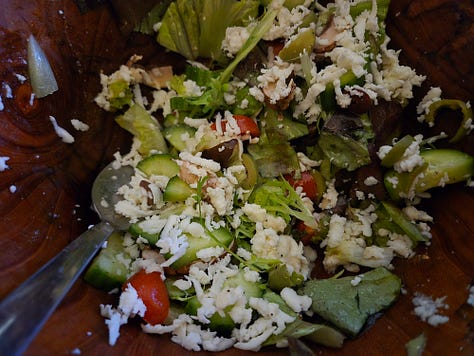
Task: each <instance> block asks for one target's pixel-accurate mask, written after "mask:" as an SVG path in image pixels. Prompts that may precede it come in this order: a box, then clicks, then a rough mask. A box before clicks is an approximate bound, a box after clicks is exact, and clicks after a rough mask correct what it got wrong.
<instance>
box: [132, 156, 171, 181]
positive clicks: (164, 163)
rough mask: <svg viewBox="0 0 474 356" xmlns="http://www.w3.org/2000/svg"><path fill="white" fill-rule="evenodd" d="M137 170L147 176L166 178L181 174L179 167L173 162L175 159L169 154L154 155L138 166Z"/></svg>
mask: <svg viewBox="0 0 474 356" xmlns="http://www.w3.org/2000/svg"><path fill="white" fill-rule="evenodd" d="M137 168H138V169H139V170H141V171H142V172H143V173H145V174H146V175H147V176H151V175H155V176H166V177H169V178H171V177H174V176H175V175H177V174H178V173H179V166H178V164H177V163H176V162H175V161H174V160H173V157H172V156H171V155H168V154H160V153H157V154H154V155H151V156H149V157H147V158H145V159H143V160H141V161H140V162H138V164H137Z"/></svg>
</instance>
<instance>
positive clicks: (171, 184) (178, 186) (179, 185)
mask: <svg viewBox="0 0 474 356" xmlns="http://www.w3.org/2000/svg"><path fill="white" fill-rule="evenodd" d="M194 193H195V190H194V189H193V188H191V187H190V186H189V184H188V183H186V182H185V181H184V180H182V179H181V178H180V177H178V176H174V177H172V178H171V179H170V180H169V181H168V184H167V185H166V188H165V191H164V192H163V200H164V201H169V202H180V201H185V200H186V199H187V198H189V197H190V196H191V195H192V194H194Z"/></svg>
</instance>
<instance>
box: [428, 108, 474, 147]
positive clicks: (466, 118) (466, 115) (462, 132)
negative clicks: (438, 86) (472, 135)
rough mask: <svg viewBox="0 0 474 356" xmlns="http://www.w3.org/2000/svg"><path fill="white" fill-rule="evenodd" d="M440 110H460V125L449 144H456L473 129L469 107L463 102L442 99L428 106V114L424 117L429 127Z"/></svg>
mask: <svg viewBox="0 0 474 356" xmlns="http://www.w3.org/2000/svg"><path fill="white" fill-rule="evenodd" d="M441 109H451V110H460V111H461V114H462V121H461V124H460V125H459V128H458V130H457V131H456V133H455V135H454V136H453V137H451V139H450V140H449V142H458V141H459V140H460V139H461V138H463V137H464V136H466V135H467V134H468V133H469V132H471V130H472V128H473V127H472V125H473V122H472V120H474V115H473V114H472V109H471V107H470V106H468V105H467V104H466V103H465V102H464V101H462V100H455V99H443V100H438V101H435V102H434V103H432V104H431V105H430V106H429V108H428V114H426V115H425V121H426V122H427V123H428V124H430V125H434V121H435V118H436V116H437V114H438V111H439V110H441Z"/></svg>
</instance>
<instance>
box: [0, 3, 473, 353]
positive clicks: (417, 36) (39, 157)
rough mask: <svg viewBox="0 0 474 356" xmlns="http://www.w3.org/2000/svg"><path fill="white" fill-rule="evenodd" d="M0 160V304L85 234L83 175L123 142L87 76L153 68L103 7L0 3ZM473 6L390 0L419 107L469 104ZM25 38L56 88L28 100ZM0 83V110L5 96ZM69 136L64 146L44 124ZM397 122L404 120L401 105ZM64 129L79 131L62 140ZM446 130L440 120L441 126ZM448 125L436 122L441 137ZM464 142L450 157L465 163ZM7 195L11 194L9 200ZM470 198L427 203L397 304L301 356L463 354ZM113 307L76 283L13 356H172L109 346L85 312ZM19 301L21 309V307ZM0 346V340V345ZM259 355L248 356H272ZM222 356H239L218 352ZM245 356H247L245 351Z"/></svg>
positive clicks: (129, 337)
mask: <svg viewBox="0 0 474 356" xmlns="http://www.w3.org/2000/svg"><path fill="white" fill-rule="evenodd" d="M0 9H1V10H0V73H1V81H2V87H1V88H0V95H1V97H2V102H3V105H4V109H3V110H2V111H0V156H8V157H10V160H9V161H7V164H8V165H9V167H10V169H7V170H5V171H3V172H0V280H1V283H0V298H3V297H4V296H5V295H7V294H8V293H9V292H10V291H12V290H13V289H14V288H15V287H16V286H18V285H19V284H20V283H21V282H22V281H23V280H25V279H26V278H27V277H28V276H29V275H31V274H32V273H33V272H34V271H35V270H36V269H38V268H39V267H40V266H41V265H42V264H44V263H45V262H46V261H47V260H49V259H50V258H51V257H53V256H54V255H55V254H56V253H57V252H59V251H60V250H61V249H62V248H63V247H64V246H66V245H67V244H68V243H69V242H70V241H71V240H73V239H74V238H75V237H76V236H77V235H79V234H80V233H81V232H82V231H84V230H85V229H86V228H87V226H88V225H90V224H92V223H95V222H97V217H96V216H95V215H94V213H93V212H92V211H91V210H90V203H91V202H90V197H89V191H90V187H91V182H92V181H93V179H94V177H95V175H96V174H97V172H98V171H99V170H100V168H101V167H102V166H104V165H105V164H106V163H107V162H108V161H110V160H111V159H112V154H113V153H114V152H115V151H116V150H122V152H126V150H127V148H128V147H129V144H130V138H129V137H128V136H127V134H126V133H124V131H123V130H121V129H119V128H118V127H117V125H115V124H114V122H113V119H112V117H111V116H109V115H107V114H105V113H104V112H102V111H101V110H99V109H98V107H97V106H96V105H95V104H94V103H93V98H94V96H95V95H96V93H97V92H98V91H99V90H100V85H99V80H98V75H99V72H100V71H101V70H103V71H104V72H106V73H109V72H111V71H113V70H115V69H116V68H117V67H118V66H119V65H120V64H122V63H124V62H125V61H126V60H127V59H128V58H129V57H130V55H132V54H134V53H137V54H144V55H145V57H146V58H153V60H155V61H161V62H162V63H166V62H167V61H169V60H170V58H169V57H166V56H158V55H157V54H156V52H155V51H156V49H157V46H156V44H154V43H153V41H151V40H150V39H147V38H144V37H142V36H137V35H132V36H131V37H125V36H123V35H122V34H121V32H120V30H119V27H118V25H117V22H116V20H115V18H114V16H113V13H112V11H111V9H110V8H109V7H107V6H106V5H103V6H100V7H98V8H96V9H94V10H92V11H89V12H87V13H85V14H81V13H80V11H79V9H78V8H77V7H76V5H75V3H74V2H73V1H70V0H64V1H46V0H33V1H28V2H26V1H25V2H18V1H8V0H1V1H0ZM473 24H474V4H473V3H472V1H458V0H451V1H450V0H392V4H391V6H390V13H389V18H388V23H387V25H388V33H389V35H390V36H391V38H392V42H391V47H392V48H401V49H403V52H402V55H401V61H402V62H403V63H406V64H408V65H411V66H413V67H415V68H416V69H417V71H418V73H420V74H425V75H427V76H428V80H427V81H426V82H425V84H424V85H423V87H422V88H421V89H417V90H416V92H415V95H416V97H417V98H418V99H419V98H420V97H421V96H422V95H424V93H425V92H426V91H427V89H428V88H429V87H430V86H440V87H441V88H442V89H443V95H444V97H446V98H459V99H463V100H469V99H471V101H472V99H473V97H472V93H474V44H473V40H472V39H473V38H474V25H473ZM30 34H34V35H35V37H36V38H37V39H38V41H39V42H40V43H41V45H42V47H43V49H44V50H45V52H46V54H47V56H48V58H49V60H50V62H51V65H52V67H53V69H54V72H55V74H56V77H57V79H58V84H59V91H57V92H56V93H54V94H53V95H50V96H48V97H46V98H43V99H41V100H34V101H32V102H31V101H30V94H31V88H30V87H29V86H28V81H25V82H23V83H22V81H21V80H20V79H19V78H21V77H20V76H18V75H23V76H25V77H27V66H26V64H25V63H26V62H25V59H26V46H27V38H28V36H29V35H30ZM3 83H6V84H8V86H10V88H11V89H12V92H13V98H7V97H6V95H5V90H6V89H5V86H4V85H3ZM50 115H51V116H53V117H55V118H56V119H57V121H58V123H59V125H60V126H62V127H64V128H65V129H66V130H68V131H69V132H71V133H73V135H74V137H75V142H74V143H73V144H66V143H64V142H62V141H61V140H60V138H59V137H58V136H57V135H56V133H55V132H54V130H53V126H52V125H51V123H50V121H49V119H48V117H49V116H50ZM406 117H407V118H408V119H409V120H414V119H415V117H416V116H415V113H414V107H413V105H411V106H408V107H407V108H406ZM71 119H79V120H81V121H83V122H85V123H87V124H88V125H89V126H90V129H89V130H88V131H86V132H79V131H75V130H74V129H73V128H72V126H71V122H70V120H71ZM446 121H448V120H446ZM457 124H458V122H457V121H456V120H453V121H451V122H448V123H447V124H446V122H443V125H445V126H447V129H449V128H450V127H451V129H452V128H454V127H456V125H457ZM472 136H473V135H471V136H470V137H468V138H466V139H464V140H463V141H462V142H461V143H460V144H459V145H458V147H459V148H461V149H463V150H465V151H468V152H469V153H470V154H474V145H473V137H472ZM15 188H16V191H15ZM473 205H474V194H473V191H472V189H469V188H466V187H465V186H464V185H463V184H459V185H456V186H450V187H448V188H446V189H443V190H442V191H441V190H439V191H434V193H433V199H432V200H430V201H429V204H428V205H427V209H428V210H429V212H430V213H431V214H432V215H433V216H434V218H435V223H434V227H433V241H432V244H431V246H429V247H422V248H420V249H419V250H418V254H417V255H416V256H415V257H413V258H412V259H410V260H403V261H402V260H397V261H396V270H395V271H396V273H397V274H398V275H399V276H400V277H401V278H402V280H403V282H404V290H405V292H406V293H405V294H403V295H401V297H400V299H399V300H398V301H397V303H396V304H395V305H394V306H393V307H392V308H390V309H389V310H388V311H387V312H386V313H385V314H384V315H383V316H382V317H381V318H380V319H379V320H378V321H377V322H376V323H375V325H374V326H372V327H371V328H370V329H369V330H367V331H366V332H365V333H364V334H363V335H362V336H361V337H360V338H358V339H355V340H350V341H348V342H347V343H346V344H345V346H344V348H342V349H340V350H329V349H326V348H323V347H319V346H314V350H315V352H316V353H317V354H322V355H326V354H327V355H332V354H338V355H351V356H355V355H368V354H370V355H381V354H386V355H388V354H390V355H402V354H404V353H405V346H404V345H405V343H406V342H407V341H408V340H410V339H412V338H413V337H416V336H417V335H419V334H420V333H421V332H424V333H425V335H426V337H427V346H426V354H433V355H454V354H466V355H468V354H469V355H473V354H474V346H473V337H474V336H473V335H474V330H473V325H474V320H473V318H474V312H473V310H472V307H470V308H469V307H467V306H466V304H465V303H466V300H467V296H468V290H467V287H468V285H469V284H470V283H472V282H473V279H474V234H473V231H474V211H473ZM415 292H421V293H424V294H426V295H429V296H433V297H442V296H446V300H445V302H446V303H447V304H448V305H449V309H448V310H447V311H446V314H447V315H448V316H449V318H450V320H449V322H448V323H446V324H443V325H441V326H438V327H432V326H429V325H428V324H426V323H424V322H422V321H420V320H419V319H418V318H417V317H416V316H415V315H414V314H413V313H412V310H413V305H412V303H411V299H412V297H413V295H414V293H415ZM113 298H114V297H113V296H109V295H106V294H104V293H103V292H101V291H98V290H95V289H94V288H92V287H90V286H88V285H87V284H85V283H84V282H83V281H82V280H80V281H78V282H77V283H76V284H75V285H74V287H73V288H72V290H71V291H70V293H69V294H68V295H67V297H66V299H64V301H63V302H62V303H61V305H60V307H59V308H58V309H57V311H56V312H55V313H54V314H53V315H52V317H51V318H50V319H49V320H48V322H47V323H46V325H45V327H44V328H43V329H42V331H41V332H40V334H39V335H38V336H37V337H36V338H35V340H34V341H33V343H32V344H31V345H30V347H29V348H28V350H27V351H26V355H60V354H62V355H65V354H71V353H74V352H78V351H80V352H81V354H82V355H98V354H107V355H124V354H127V355H152V354H158V353H163V354H167V355H185V354H191V352H186V351H185V350H184V349H182V348H181V347H180V346H178V345H175V344H173V343H172V342H171V341H170V340H169V337H168V336H151V335H147V334H144V333H142V332H141V331H140V328H139V325H138V323H137V324H134V323H132V324H130V325H127V326H124V327H123V328H122V329H121V336H120V338H119V340H118V342H117V345H116V346H114V347H111V346H109V345H108V342H107V335H108V331H107V328H106V326H105V324H104V320H103V319H102V317H101V316H100V315H99V304H100V303H107V302H111V301H112V300H113ZM31 302H32V303H35V299H34V296H31ZM0 343H1V340H0ZM286 353H287V351H286V350H276V349H265V350H264V351H262V352H261V353H260V354H261V355H270V354H271V355H274V354H286ZM222 354H225V355H237V354H238V355H243V354H245V353H244V352H242V351H238V350H229V351H227V352H225V353H222ZM249 354H253V353H249Z"/></svg>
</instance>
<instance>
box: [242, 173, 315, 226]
mask: <svg viewBox="0 0 474 356" xmlns="http://www.w3.org/2000/svg"><path fill="white" fill-rule="evenodd" d="M249 202H250V203H253V204H258V205H260V206H261V207H262V208H264V209H265V210H267V212H269V213H271V214H275V215H277V216H281V217H282V218H283V219H284V220H285V221H286V222H287V223H288V222H290V221H291V219H292V218H293V217H295V218H297V219H298V220H301V221H303V222H304V223H305V224H306V225H307V226H309V227H311V228H313V229H316V228H318V224H317V222H316V219H315V218H314V217H313V214H312V213H311V211H310V210H309V209H308V207H307V206H306V205H305V203H304V202H303V200H302V199H301V197H300V196H299V195H298V193H297V192H296V191H295V190H294V189H293V187H292V186H291V185H290V184H289V183H288V182H287V181H286V180H285V179H283V178H282V179H271V180H268V181H266V182H265V183H263V184H262V185H260V186H259V187H257V188H256V189H255V190H254V191H253V193H252V195H251V196H250V198H249Z"/></svg>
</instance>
